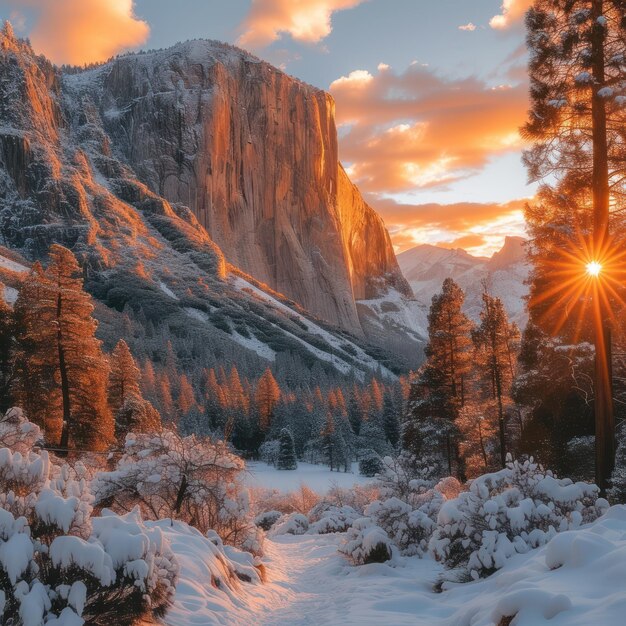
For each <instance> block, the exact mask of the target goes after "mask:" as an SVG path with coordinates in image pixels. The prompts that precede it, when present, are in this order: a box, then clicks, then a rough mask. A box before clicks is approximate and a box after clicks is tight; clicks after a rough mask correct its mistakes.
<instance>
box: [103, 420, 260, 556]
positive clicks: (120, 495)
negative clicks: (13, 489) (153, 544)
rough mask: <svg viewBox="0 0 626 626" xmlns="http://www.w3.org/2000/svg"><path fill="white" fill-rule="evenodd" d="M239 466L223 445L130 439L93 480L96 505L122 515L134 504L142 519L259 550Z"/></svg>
mask: <svg viewBox="0 0 626 626" xmlns="http://www.w3.org/2000/svg"><path fill="white" fill-rule="evenodd" d="M243 468H244V462H243V460H242V459H240V458H239V457H237V456H235V455H234V454H232V453H231V452H230V451H229V449H228V447H227V446H226V444H225V443H224V442H222V441H213V440H211V439H201V438H197V437H196V436H195V435H190V436H188V437H181V436H180V435H178V434H177V433H174V432H172V431H162V432H160V433H156V434H129V435H128V436H127V437H126V444H125V448H124V455H123V456H122V458H121V459H120V460H119V462H118V464H117V468H116V469H115V470H113V471H111V472H101V473H100V474H98V475H97V476H96V477H95V478H94V480H93V481H92V490H93V492H94V495H95V499H96V505H97V506H100V507H109V508H112V509H113V510H115V511H118V512H124V511H128V510H130V509H132V508H133V507H134V506H135V505H138V506H139V507H140V509H141V512H142V514H143V515H144V517H145V518H146V519H152V520H157V519H162V518H167V517H171V518H173V519H178V520H181V521H184V522H186V523H188V524H190V525H191V526H195V527H196V528H198V529H199V530H200V531H201V532H203V533H205V532H207V531H208V530H209V529H212V530H215V531H216V532H217V533H218V534H219V535H220V536H221V537H222V539H223V540H224V541H225V542H226V543H228V544H231V545H235V546H238V547H240V548H243V549H245V550H250V551H253V552H255V553H259V552H260V551H261V534H260V531H259V530H258V529H257V528H256V527H255V526H254V523H253V520H252V514H251V512H250V501H249V493H248V490H247V489H245V488H244V487H243V485H242V483H241V472H242V470H243Z"/></svg>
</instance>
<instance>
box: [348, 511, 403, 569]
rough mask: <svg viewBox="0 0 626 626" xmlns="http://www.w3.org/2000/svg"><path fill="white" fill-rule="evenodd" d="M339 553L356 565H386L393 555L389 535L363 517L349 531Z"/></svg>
mask: <svg viewBox="0 0 626 626" xmlns="http://www.w3.org/2000/svg"><path fill="white" fill-rule="evenodd" d="M339 552H340V553H342V554H344V555H345V556H347V557H348V558H349V559H350V560H351V561H352V563H354V565H366V564H368V563H384V562H385V561H388V560H389V559H391V557H392V555H393V547H392V542H391V540H390V539H389V537H388V535H387V533H386V532H385V531H384V530H383V529H382V528H380V527H379V526H376V524H374V522H373V521H372V520H371V519H370V518H368V517H362V518H360V519H358V520H356V521H355V522H354V524H353V525H352V526H351V527H350V528H349V529H348V532H347V534H346V538H345V539H344V541H343V542H342V543H341V544H340V546H339Z"/></svg>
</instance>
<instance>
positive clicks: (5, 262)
mask: <svg viewBox="0 0 626 626" xmlns="http://www.w3.org/2000/svg"><path fill="white" fill-rule="evenodd" d="M0 267H3V268H4V269H7V270H11V271H12V272H18V273H19V272H28V268H27V267H26V266H25V265H22V264H21V263H17V262H15V261H11V259H7V258H6V257H5V256H2V255H1V254H0Z"/></svg>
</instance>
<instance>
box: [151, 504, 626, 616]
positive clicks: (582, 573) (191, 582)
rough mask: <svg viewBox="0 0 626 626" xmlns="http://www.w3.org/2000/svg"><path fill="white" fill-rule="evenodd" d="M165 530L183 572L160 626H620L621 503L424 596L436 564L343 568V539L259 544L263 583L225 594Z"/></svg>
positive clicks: (176, 534)
mask: <svg viewBox="0 0 626 626" xmlns="http://www.w3.org/2000/svg"><path fill="white" fill-rule="evenodd" d="M162 528H163V530H165V531H168V532H167V534H169V537H170V540H172V539H173V544H172V546H173V549H174V551H175V553H176V554H177V556H178V557H179V560H180V563H181V566H182V569H181V577H180V580H179V583H178V586H177V593H176V602H175V604H174V606H173V607H172V609H171V610H170V611H169V612H168V614H167V616H166V619H165V622H166V624H167V625H168V626H497V625H498V624H500V623H501V619H502V617H503V616H513V615H517V617H516V618H515V624H516V626H543V625H545V626H590V624H598V625H600V624H601V625H602V626H623V624H624V614H625V613H626V593H624V591H623V585H622V584H621V581H623V580H624V579H626V506H621V507H613V508H612V509H610V511H609V513H607V514H606V515H605V516H604V517H602V518H601V519H600V520H598V521H596V522H595V523H593V524H591V525H589V526H587V527H584V528H581V529H579V530H574V531H570V532H567V533H561V534H560V535H557V537H555V538H554V539H553V540H552V541H550V542H549V543H548V544H547V545H546V546H544V547H543V548H539V549H537V550H531V551H530V552H528V553H527V554H518V555H516V556H514V557H512V558H511V559H509V561H508V563H507V565H506V566H505V567H504V568H503V569H502V570H500V571H499V572H498V573H496V574H494V575H493V576H491V577H489V578H487V579H484V580H481V581H477V582H475V583H466V584H462V585H457V586H454V588H452V589H450V590H448V591H445V592H443V593H435V592H434V591H433V583H434V582H435V580H436V579H437V577H438V575H439V573H440V571H441V570H440V566H439V565H438V564H437V563H435V562H434V561H433V560H432V559H430V558H423V559H419V558H414V557H413V558H404V559H402V558H400V559H399V560H398V562H397V563H396V564H395V566H394V567H391V566H390V565H388V564H371V565H365V566H362V567H352V566H350V565H349V564H348V563H347V561H346V560H345V559H344V558H343V557H341V556H340V555H339V554H338V553H337V544H338V543H339V541H341V539H342V535H302V536H297V537H294V536H291V535H286V536H280V537H277V538H274V539H268V540H267V542H266V546H265V547H266V555H265V557H264V559H263V560H264V563H265V566H266V568H267V580H266V582H265V583H262V584H242V585H240V586H238V587H237V589H236V590H235V591H234V592H230V593H229V592H228V590H226V589H223V588H221V587H220V586H213V585H211V577H210V575H208V571H207V568H206V566H205V564H204V563H205V562H203V553H202V552H203V549H204V550H206V542H207V541H208V540H207V539H206V538H204V537H202V535H200V533H198V532H197V531H193V532H186V533H182V534H181V533H180V531H176V530H172V531H169V530H168V527H167V526H162Z"/></svg>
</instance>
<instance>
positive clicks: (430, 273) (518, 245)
mask: <svg viewBox="0 0 626 626" xmlns="http://www.w3.org/2000/svg"><path fill="white" fill-rule="evenodd" d="M398 262H399V264H400V268H401V269H402V272H403V273H404V276H405V277H406V279H407V280H408V281H409V284H410V285H411V287H412V289H413V292H414V294H415V298H416V300H417V301H418V303H419V305H420V308H419V310H420V311H421V316H422V317H421V323H422V324H426V315H427V314H428V309H429V307H430V302H431V299H432V297H433V295H435V294H436V293H438V292H439V291H441V285H442V283H443V281H444V280H445V279H446V278H448V277H450V278H453V279H454V280H455V281H456V282H457V283H458V284H459V285H460V286H461V287H462V288H463V290H464V291H465V311H466V312H467V314H468V315H469V316H470V317H471V318H472V319H473V320H475V321H477V320H478V316H479V313H480V310H481V297H482V293H483V290H484V286H483V285H486V286H487V288H488V290H489V291H490V293H492V294H493V295H495V296H498V297H499V298H501V299H502V301H503V302H504V305H505V307H506V309H507V311H508V313H509V315H510V316H511V318H512V319H513V320H514V321H515V322H517V324H518V325H519V326H521V327H523V326H525V325H526V322H527V319H528V316H527V313H526V309H525V302H524V297H525V296H526V294H527V293H528V287H527V285H526V284H525V281H526V279H527V278H528V273H529V270H530V266H529V264H528V262H527V261H526V255H525V249H524V240H523V239H522V238H521V237H507V238H506V240H505V243H504V246H503V247H502V249H501V250H500V251H499V252H497V253H496V254H494V255H493V257H491V259H488V258H485V257H474V256H472V255H470V254H469V253H467V252H466V251H465V250H461V249H456V250H448V249H446V248H438V247H436V246H430V245H423V246H417V247H415V248H412V249H411V250H407V251H406V252H403V253H401V254H400V255H398Z"/></svg>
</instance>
